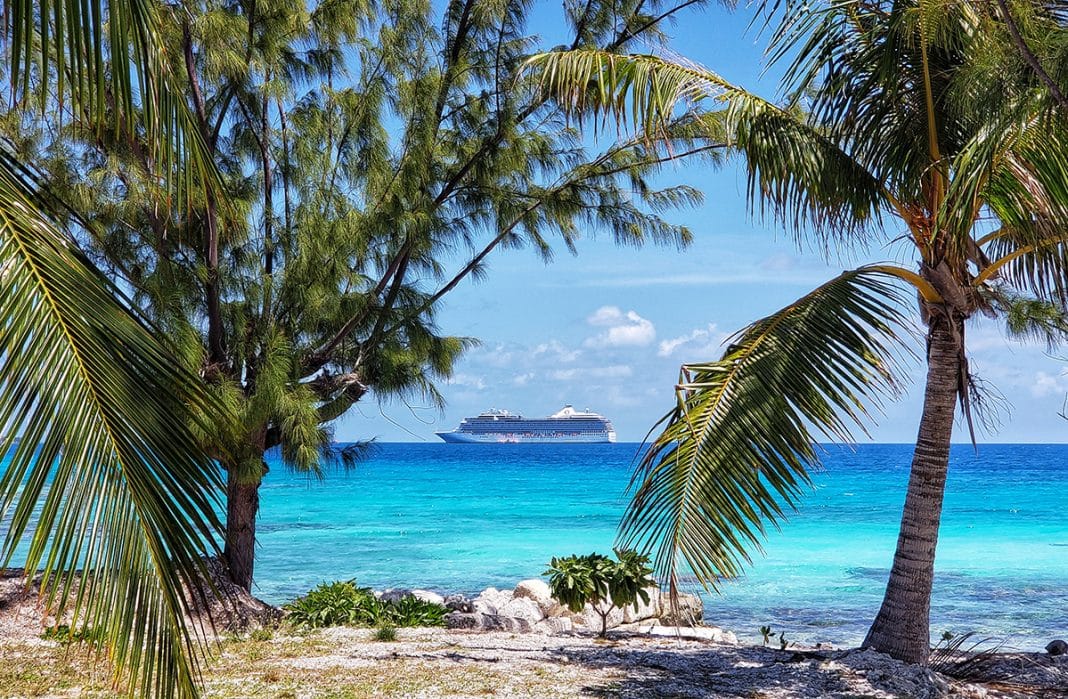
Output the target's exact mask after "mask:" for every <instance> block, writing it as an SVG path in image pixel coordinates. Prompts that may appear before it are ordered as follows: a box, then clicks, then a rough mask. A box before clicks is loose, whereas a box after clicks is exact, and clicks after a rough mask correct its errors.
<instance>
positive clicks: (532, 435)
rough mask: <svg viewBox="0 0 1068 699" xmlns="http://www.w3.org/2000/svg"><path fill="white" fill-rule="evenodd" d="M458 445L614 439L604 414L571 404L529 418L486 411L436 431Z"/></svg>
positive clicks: (447, 440) (584, 441)
mask: <svg viewBox="0 0 1068 699" xmlns="http://www.w3.org/2000/svg"><path fill="white" fill-rule="evenodd" d="M435 434H437V435H438V436H439V437H441V438H442V439H443V440H445V441H446V442H451V443H457V444H508V443H517V444H518V443H542V444H550V443H586V444H596V443H604V442H614V441H616V431H615V428H613V427H612V423H611V422H610V421H609V420H608V419H607V418H605V417H604V416H603V415H598V414H597V413H593V412H590V411H589V410H588V409H587V410H584V411H579V410H575V409H574V408H573V407H571V406H570V405H565V406H564V407H563V409H561V410H559V411H558V412H556V413H553V414H552V415H550V416H549V417H544V418H537V419H528V418H525V417H523V416H522V415H516V414H514V413H510V412H508V411H507V410H489V411H487V412H484V413H482V414H481V415H477V416H475V417H468V418H464V419H463V420H462V421H461V422H460V426H459V427H457V428H456V429H455V430H452V431H450V432H437V433H435Z"/></svg>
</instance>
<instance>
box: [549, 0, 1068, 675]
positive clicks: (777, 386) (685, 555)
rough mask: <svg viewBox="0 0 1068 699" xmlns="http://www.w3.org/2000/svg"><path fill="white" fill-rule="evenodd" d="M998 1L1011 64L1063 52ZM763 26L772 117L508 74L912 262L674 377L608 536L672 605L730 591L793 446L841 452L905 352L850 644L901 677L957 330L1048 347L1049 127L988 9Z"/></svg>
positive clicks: (842, 242)
mask: <svg viewBox="0 0 1068 699" xmlns="http://www.w3.org/2000/svg"><path fill="white" fill-rule="evenodd" d="M1020 7H1021V8H1023V9H1020V8H1017V9H1018V13H1017V18H1018V19H1019V18H1020V17H1021V16H1022V13H1023V12H1024V11H1026V12H1027V13H1028V14H1027V21H1026V22H1019V27H1025V28H1026V31H1027V32H1029V36H1028V37H1026V38H1028V39H1029V40H1030V42H1031V43H1030V44H1029V45H1030V46H1031V47H1037V50H1039V51H1040V50H1041V49H1042V47H1055V46H1063V45H1064V41H1058V40H1054V38H1055V36H1060V37H1061V38H1062V39H1063V36H1064V29H1063V25H1061V24H1059V23H1058V21H1057V18H1056V16H1051V15H1044V14H1043V11H1042V10H1041V8H1038V7H1037V6H1033V5H1027V6H1022V5H1021V6H1020ZM779 11H780V12H781V14H780V15H779V18H780V20H781V22H780V24H779V27H780V28H779V29H778V31H777V32H775V34H774V38H773V42H772V49H771V54H772V56H773V57H774V58H775V59H777V60H779V61H780V62H782V63H785V64H786V70H785V79H784V85H785V89H784V94H785V101H784V104H785V106H780V105H777V104H774V103H771V102H768V101H764V100H762V99H760V98H758V97H756V96H755V95H753V94H751V93H748V92H746V91H744V90H742V89H740V88H738V87H735V86H733V85H731V84H729V83H727V82H726V81H724V80H723V79H721V78H720V77H719V76H717V75H715V74H714V73H712V72H711V71H709V70H707V69H704V68H702V67H700V66H695V65H688V64H686V63H683V62H680V61H678V60H666V59H663V58H661V57H657V56H650V55H640V56H636V55H630V56H622V55H618V54H610V53H605V52H597V51H583V50H579V51H571V52H557V53H550V54H542V55H539V56H536V57H534V58H532V59H531V60H530V62H529V65H530V67H531V71H532V72H533V73H534V74H535V76H536V78H537V79H539V80H540V81H541V83H542V85H543V86H544V88H545V89H546V90H548V91H549V92H550V93H551V94H553V95H554V97H555V98H556V99H557V100H558V101H559V102H561V103H562V104H563V105H564V106H565V107H566V108H568V109H570V110H572V111H573V112H575V113H578V114H585V115H589V114H591V113H592V114H594V115H595V118H596V119H599V120H603V119H605V118H608V119H612V118H614V119H617V120H619V121H620V122H622V123H623V124H625V125H626V124H629V123H634V124H636V125H637V127H638V128H640V129H642V130H644V132H645V133H646V135H647V136H648V137H650V138H651V139H653V140H655V138H656V137H657V135H658V134H659V133H661V132H663V130H664V129H666V128H668V127H669V126H670V125H671V124H674V123H677V122H678V121H679V120H685V121H689V122H692V123H697V124H700V125H702V126H703V128H704V129H705V132H706V134H707V136H708V138H709V139H713V140H718V141H719V142H721V143H722V144H723V146H724V147H725V148H727V149H730V150H731V151H732V152H734V153H737V154H739V155H740V156H741V157H742V158H744V161H745V163H746V166H747V172H748V198H749V201H750V204H751V207H752V208H753V209H754V210H755V211H757V212H759V213H762V214H767V215H769V216H771V217H773V218H774V219H775V220H777V221H779V222H781V223H782V224H783V225H785V226H786V227H787V228H789V229H790V230H791V231H793V232H795V233H796V234H797V236H798V238H799V240H812V241H816V242H817V243H818V245H820V246H821V247H823V248H824V249H825V250H827V251H828V252H842V251H849V250H852V249H855V248H856V246H858V244H864V245H870V244H871V243H873V242H876V241H879V240H880V239H883V238H885V239H886V240H887V242H895V243H897V242H899V241H900V242H902V244H903V247H905V248H907V249H910V250H913V251H914V252H915V267H912V266H910V265H902V264H889V263H887V264H875V265H865V266H862V267H860V268H858V269H854V270H851V271H847V272H844V273H843V274H841V275H840V276H838V277H836V278H835V279H832V280H831V281H829V282H827V283H825V284H823V285H822V286H820V287H819V288H817V289H815V290H814V291H812V292H811V293H809V294H807V295H805V296H804V297H802V298H801V299H799V300H797V301H796V302H794V303H793V304H791V305H789V306H788V307H786V308H784V309H782V310H780V311H778V312H777V313H774V314H772V315H771V316H768V317H766V318H764V319H762V320H759V321H757V322H756V323H753V324H752V325H750V326H748V327H747V328H745V329H743V330H742V331H740V332H739V333H737V334H736V335H735V336H734V337H733V338H732V340H731V341H730V342H729V343H728V346H727V348H726V351H725V352H724V354H723V356H722V357H721V358H720V359H718V360H715V361H709V362H706V363H700V364H692V365H686V366H684V367H683V368H682V376H681V379H680V382H679V385H678V386H677V387H676V392H677V405H676V407H675V408H674V410H672V411H671V412H670V413H669V414H667V415H666V416H665V417H664V418H663V419H662V420H661V422H660V423H658V425H657V427H655V428H654V431H657V430H658V432H657V434H655V436H654V437H653V439H652V440H651V446H650V449H649V451H648V452H647V453H646V455H645V456H644V458H643V460H642V462H641V464H640V466H639V468H638V470H637V472H636V473H635V476H634V478H633V481H632V489H633V493H634V496H633V500H632V501H631V503H630V505H629V508H628V510H627V512H626V514H625V516H624V519H623V522H622V525H621V538H622V539H623V543H624V544H625V545H629V546H634V547H635V548H638V549H639V550H641V549H643V548H645V547H651V548H653V549H654V550H655V552H656V566H657V572H658V574H659V575H660V576H661V579H666V580H669V581H670V584H671V586H672V588H674V586H675V585H676V584H677V579H678V571H679V568H680V566H683V565H684V566H685V567H686V568H688V569H690V570H692V571H693V572H694V573H695V574H696V576H697V578H698V579H699V580H700V581H701V582H702V583H703V584H705V585H706V586H711V587H715V586H716V585H717V582H718V581H719V580H720V579H722V578H727V577H733V576H735V575H737V574H738V573H739V572H740V570H741V567H742V566H743V565H744V564H745V563H746V562H748V561H749V550H750V549H751V548H754V547H756V548H759V545H760V541H761V538H762V536H763V534H764V533H765V529H766V526H767V525H768V524H769V523H770V524H772V525H777V524H778V523H779V522H780V521H781V519H782V517H783V515H784V512H785V510H786V509H789V508H790V507H792V506H793V505H794V504H795V503H796V501H797V498H798V497H799V496H800V495H801V494H802V493H803V491H804V490H805V486H806V484H807V483H808V480H809V476H808V469H809V468H811V467H812V466H813V465H815V464H817V463H818V460H819V454H818V452H817V450H816V448H815V447H814V446H813V444H814V442H817V441H819V440H821V439H823V440H830V441H849V440H851V439H852V433H853V432H854V431H855V430H857V429H860V430H863V429H864V427H865V425H866V424H867V422H868V419H869V414H870V412H872V411H873V410H874V409H877V408H878V406H879V405H880V403H881V401H883V400H886V399H887V398H891V397H893V396H895V395H896V394H897V393H898V391H899V387H900V378H901V376H902V372H901V362H902V360H903V359H905V358H907V357H908V355H909V354H910V353H916V354H921V353H922V356H923V357H924V358H925V360H926V365H927V375H926V386H925V393H924V404H923V411H922V415H921V418H920V427H919V433H918V437H917V441H916V448H915V452H914V456H913V461H912V471H911V477H910V480H909V485H908V493H907V496H906V500H905V505H904V512H903V516H902V521H901V530H900V535H899V539H898V544H897V550H896V553H895V556H894V562H893V567H892V570H891V572H890V577H889V582H888V585H887V589H886V594H885V598H884V602H883V605H882V608H881V609H880V610H879V612H878V616H877V617H876V619H875V622H874V623H873V625H872V627H871V630H870V631H869V633H868V635H867V637H866V639H865V641H864V646H865V647H871V648H874V649H876V650H879V651H882V652H886V653H889V654H890V655H892V656H894V657H897V658H899V659H903V660H906V661H910V662H920V663H922V662H925V661H926V659H927V655H928V652H929V642H930V639H929V611H930V594H931V588H932V578H933V569H934V555H935V546H936V542H937V538H938V527H939V521H940V516H941V508H942V500H943V492H944V486H945V479H946V473H947V470H948V463H949V447H950V440H951V436H952V433H953V426H954V416H955V414H956V409H957V405H958V404H959V405H960V406H961V409H962V412H963V414H964V417H965V420H964V422H965V424H967V425H968V427H969V429H971V427H972V424H973V407H975V406H976V403H977V391H976V390H975V386H976V383H975V380H974V377H973V376H972V374H971V373H970V371H969V368H968V361H967V358H966V354H965V348H966V344H965V336H966V326H965V323H966V321H967V320H968V319H970V318H973V317H977V316H983V315H986V316H991V317H1000V318H1003V319H1006V320H1007V321H1008V323H1007V325H1008V327H1009V330H1010V332H1013V333H1016V334H1021V335H1031V336H1037V337H1040V338H1044V339H1046V340H1048V341H1053V340H1055V339H1056V338H1057V337H1058V336H1059V335H1060V334H1061V333H1062V332H1063V330H1064V328H1065V323H1064V316H1063V313H1062V311H1061V309H1062V308H1063V305H1064V301H1065V290H1066V289H1068V284H1066V282H1068V279H1066V276H1068V259H1066V258H1065V251H1066V245H1065V244H1066V243H1068V147H1066V140H1065V139H1066V136H1068V131H1066V128H1065V127H1066V122H1065V115H1064V114H1063V113H1059V112H1058V111H1057V110H1058V106H1057V101H1056V99H1054V96H1051V94H1050V91H1049V90H1048V89H1047V86H1046V83H1045V82H1044V80H1045V79H1048V77H1049V76H1048V75H1045V76H1039V75H1037V74H1036V72H1035V71H1034V70H1032V65H1031V64H1029V63H1028V62H1027V61H1026V60H1025V58H1026V56H1023V55H1022V54H1021V53H1020V52H1019V51H1018V50H1017V49H1016V46H1015V45H1013V44H1012V42H1011V41H1010V39H1009V37H1007V35H1006V34H1005V33H1004V27H1003V26H1002V25H1000V24H999V23H998V22H997V18H996V17H995V16H991V15H989V14H982V13H979V12H976V11H974V10H973V8H972V7H971V6H969V5H968V4H967V3H946V2H931V1H929V0H898V1H896V2H889V1H886V0H874V1H871V0H864V1H854V0H844V1H843V0H836V1H834V2H829V3H815V4H808V3H805V4H801V3H797V4H793V3H786V4H784V5H783V6H782V7H780V8H779ZM1036 55H1038V56H1039V58H1046V59H1048V58H1049V57H1048V56H1041V55H1040V53H1035V52H1032V54H1031V58H1034V57H1035V56H1036ZM1046 64H1047V65H1053V66H1055V65H1058V63H1057V62H1056V61H1049V60H1047V63H1046ZM1063 77H1064V76H1059V77H1058V79H1062V78H1063ZM680 112H681V116H680ZM910 288H911V289H912V290H913V292H914V293H915V294H916V295H917V297H918V301H919V309H920V321H921V325H922V328H923V336H924V341H925V342H924V344H923V345H920V347H921V348H922V349H920V350H919V351H916V348H914V347H913V345H914V343H913V335H914V334H916V333H912V332H910V329H911V328H915V323H914V322H913V320H912V319H911V317H910V316H911V314H910V313H909V310H908V301H909V297H910V296H911V294H910V293H909V289H910ZM973 438H974V435H973Z"/></svg>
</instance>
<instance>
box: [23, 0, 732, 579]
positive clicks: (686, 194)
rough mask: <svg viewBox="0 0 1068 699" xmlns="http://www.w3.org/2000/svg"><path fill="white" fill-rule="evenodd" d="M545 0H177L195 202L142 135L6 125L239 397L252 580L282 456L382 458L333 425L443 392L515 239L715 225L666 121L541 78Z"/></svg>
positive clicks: (239, 550) (232, 483)
mask: <svg viewBox="0 0 1068 699" xmlns="http://www.w3.org/2000/svg"><path fill="white" fill-rule="evenodd" d="M688 4H692V3H686V2H683V3H679V4H678V5H674V4H668V5H664V6H660V7H659V10H658V11H657V12H656V13H655V14H650V13H649V10H648V9H643V8H644V3H643V2H640V1H630V2H624V3H610V2H588V3H582V4H581V5H575V6H572V5H568V6H567V7H566V8H565V19H566V20H567V25H568V26H569V27H570V28H569V30H568V33H569V34H571V35H572V38H571V43H572V44H573V45H575V46H579V45H582V46H600V47H603V48H612V49H618V48H620V47H623V46H625V45H627V44H628V43H631V42H632V41H634V40H635V39H637V38H648V39H650V40H655V39H656V36H657V33H656V27H657V24H658V22H660V21H662V20H664V19H666V18H668V17H670V16H671V15H672V14H673V13H674V12H675V11H676V10H677V9H679V8H680V7H682V6H685V5H688ZM528 14H529V13H528V7H527V4H526V3H524V2H502V3H495V4H486V3H477V2H474V1H473V0H456V1H454V2H450V3H447V4H446V5H445V6H443V7H437V6H431V4H430V3H429V2H408V1H406V0H404V1H402V0H387V1H385V2H382V3H365V2H362V1H360V0H331V1H330V2H313V3H307V2H303V1H299V0H278V1H277V2H272V3H266V4H265V3H255V4H250V3H241V2H231V1H224V0H211V1H208V2H200V3H192V2H191V3H182V4H180V5H176V6H174V7H171V8H168V9H167V10H166V11H165V12H162V13H161V26H162V42H163V44H162V47H163V49H165V50H166V55H167V56H169V57H172V58H173V64H172V65H171V68H172V73H173V74H175V75H178V76H180V80H179V79H177V78H176V84H177V85H178V86H179V89H180V95H181V97H182V98H183V99H184V101H185V103H186V104H187V105H188V106H189V110H190V112H191V114H192V123H193V126H194V127H195V132H196V133H195V134H194V137H195V139H196V140H197V141H198V142H200V143H202V144H203V145H204V149H205V150H206V152H207V157H208V158H209V161H210V165H211V166H213V168H214V170H215V171H216V172H217V173H218V179H219V183H220V184H219V187H217V188H190V189H187V190H186V192H185V196H186V197H187V199H186V201H187V203H188V206H187V207H176V206H172V205H170V202H172V201H173V199H172V198H171V194H170V192H169V191H168V190H167V189H166V188H163V187H161V186H160V184H159V181H158V177H157V175H156V172H155V167H154V166H155V160H154V159H153V158H152V157H151V153H150V152H149V151H147V150H146V149H145V148H144V147H143V142H142V141H143V138H142V136H141V132H140V131H139V130H137V129H134V130H126V131H119V132H108V133H106V134H103V135H100V134H95V133H90V132H85V131H83V130H81V129H79V128H78V125H77V124H71V123H69V122H65V121H62V120H54V121H53V120H51V119H48V118H42V117H41V115H40V114H37V115H34V116H33V117H32V118H31V117H26V116H25V115H23V114H21V113H15V114H14V115H12V118H9V119H8V120H7V122H6V124H5V130H6V132H7V134H8V136H9V139H10V141H11V143H12V148H13V150H14V152H15V154H16V156H17V157H18V158H19V160H20V161H21V162H23V163H24V164H26V165H28V166H30V167H33V168H34V170H35V171H36V172H38V173H40V176H41V177H43V178H45V179H46V180H47V181H48V182H49V186H50V187H51V188H52V189H53V191H55V192H57V193H58V195H59V197H60V198H61V199H62V200H63V201H65V202H67V203H68V204H69V206H70V207H71V209H72V210H74V211H77V212H78V216H77V217H71V218H70V220H69V221H68V223H69V225H70V227H71V228H72V230H74V232H75V234H76V236H77V240H78V242H79V243H80V245H81V246H82V247H83V248H84V249H85V250H86V251H88V253H89V254H90V255H91V256H92V257H93V259H94V260H95V261H96V262H97V263H98V264H99V265H100V266H101V267H102V268H104V269H106V270H107V272H108V274H109V275H112V276H113V277H114V278H115V279H117V280H120V283H121V284H122V285H123V286H124V288H128V289H129V291H130V295H131V298H132V301H133V303H135V304H136V305H137V306H138V308H139V309H141V310H142V311H143V312H144V313H145V314H146V315H147V316H148V317H150V318H151V319H152V321H153V322H154V323H155V324H156V325H157V326H158V327H160V328H161V329H162V330H163V331H164V332H165V333H166V334H167V335H168V336H169V337H171V338H173V341H174V343H175V344H176V345H177V347H178V351H179V353H180V355H181V357H182V359H183V361H184V362H185V365H186V366H187V367H189V368H191V369H193V370H195V371H197V372H198V373H199V374H200V375H201V376H203V377H204V379H205V381H206V382H207V383H208V384H209V385H210V386H211V388H212V391H213V393H214V395H215V396H216V397H217V398H218V399H219V400H220V401H221V402H222V403H224V404H225V405H227V406H228V407H229V409H230V410H231V411H232V412H233V413H234V414H235V415H236V416H237V418H236V420H233V421H229V422H226V421H218V422H213V423H212V424H210V425H206V426H205V429H204V431H203V434H202V440H203V442H204V444H206V445H207V446H208V448H209V449H210V450H211V452H212V453H213V454H214V455H215V456H216V457H217V458H218V460H219V462H220V463H221V464H222V466H223V467H224V469H225V473H226V492H227V505H226V535H225V543H224V555H225V558H226V561H227V563H228V566H229V572H230V575H231V577H232V578H233V581H234V582H235V583H237V584H238V585H240V586H241V587H243V588H244V589H246V590H248V589H250V588H251V585H252V581H253V575H254V558H255V540H256V517H257V512H258V509H259V489H260V486H261V484H262V482H263V479H264V477H265V475H266V473H267V467H266V460H265V455H266V453H267V452H268V451H269V450H272V449H278V450H279V452H280V454H281V457H282V460H283V461H284V462H285V464H286V465H287V466H289V467H292V468H295V469H298V470H300V471H304V472H307V473H311V474H315V475H322V474H323V472H324V470H325V466H327V465H328V464H329V463H331V461H340V462H341V463H344V464H348V465H351V464H352V463H353V462H354V460H355V459H357V458H358V457H359V456H360V451H359V450H358V449H357V450H354V451H353V450H350V451H348V452H340V453H339V452H333V453H329V449H328V446H329V444H330V430H329V425H330V424H331V423H332V422H333V421H334V420H336V419H337V418H339V417H341V416H342V415H344V414H346V412H347V411H349V410H350V409H351V408H352V406H354V405H355V404H357V403H358V402H359V401H361V400H363V399H365V397H368V396H374V397H375V398H377V399H378V400H380V401H386V400H399V401H403V402H406V403H409V404H410V403H420V404H422V403H429V404H430V405H431V406H438V405H440V403H441V395H440V392H439V390H438V388H437V382H439V381H440V380H442V379H445V378H447V377H448V376H449V375H450V373H451V371H452V367H453V366H454V363H455V362H456V360H457V359H458V358H459V357H460V356H461V354H462V353H463V352H464V350H465V349H467V348H468V347H470V346H471V344H472V342H473V341H472V340H471V339H470V338H466V337H461V336H455V335H449V334H446V333H443V332H441V331H440V330H439V329H438V327H437V325H436V314H437V310H438V308H439V306H440V302H441V300H442V299H443V298H444V297H445V296H446V295H447V294H448V293H450V292H451V291H452V290H453V289H454V288H456V287H457V286H458V285H459V284H461V283H462V282H464V281H465V280H467V279H472V278H473V279H477V278H480V277H481V276H482V275H484V274H485V273H486V271H487V261H488V258H489V256H490V255H491V253H493V252H494V251H495V250H497V249H499V248H517V247H521V246H527V247H531V248H533V249H534V250H535V251H536V252H537V253H538V254H539V255H540V256H541V257H542V258H544V259H549V258H551V256H552V255H553V253H554V248H556V247H564V248H566V249H568V250H571V251H574V250H575V249H576V246H577V244H578V241H579V239H580V238H581V237H582V235H584V234H587V233H589V232H593V231H596V230H601V231H606V232H608V233H610V234H611V235H612V236H613V237H614V238H615V239H616V240H617V241H618V242H620V243H626V244H641V243H645V242H656V243H663V244H670V245H680V246H681V245H684V244H685V243H686V242H687V241H688V239H689V236H690V233H689V231H688V230H687V229H686V228H685V227H683V226H678V225H673V224H671V223H668V222H667V221H666V220H664V218H662V216H661V212H663V211H666V210H669V209H672V208H674V207H678V206H687V205H690V204H692V203H694V202H696V201H697V200H698V199H699V198H700V197H699V193H698V192H696V191H694V190H693V189H691V188H687V187H666V188H660V187H657V186H656V185H655V183H654V182H653V181H652V180H651V177H652V176H653V175H654V174H655V173H656V172H657V169H658V168H659V167H660V165H661V163H662V161H663V158H662V157H661V156H660V155H659V154H657V153H654V152H651V151H650V149H649V148H648V147H647V145H646V144H645V143H644V141H643V140H642V139H636V140H634V141H631V142H628V143H622V144H611V145H610V147H609V148H607V149H605V150H601V151H598V150H595V149H594V148H592V147H589V146H587V145H584V144H583V142H582V141H581V138H580V135H579V134H578V132H577V130H576V129H574V128H573V127H571V126H569V125H568V124H567V123H566V121H565V119H564V118H563V116H562V114H561V113H560V110H559V109H558V108H557V107H556V106H555V105H553V104H552V103H551V102H549V101H548V100H547V99H546V98H545V96H544V95H543V94H542V93H541V92H540V91H539V90H537V89H534V88H533V87H531V86H528V85H526V84H523V83H517V74H518V73H519V70H520V68H521V66H522V63H523V60H524V59H525V57H526V56H527V55H528V53H529V51H530V50H531V49H532V48H533V47H534V46H535V42H536V38H535V37H534V36H533V34H531V33H530V31H529V30H528V29H527V26H526V25H527V18H528ZM142 107H143V105H142ZM145 113H146V115H147V111H146V112H145ZM673 137H675V138H676V140H677V142H678V144H679V145H680V146H682V145H684V144H686V143H687V142H688V134H687V133H686V132H685V130H684V129H681V128H680V129H679V130H678V131H677V133H675V134H673ZM699 150H701V149H700V148H699ZM708 150H711V149H708ZM554 235H556V236H559V243H558V244H554V241H553V236H554Z"/></svg>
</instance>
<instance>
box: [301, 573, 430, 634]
mask: <svg viewBox="0 0 1068 699" xmlns="http://www.w3.org/2000/svg"><path fill="white" fill-rule="evenodd" d="M282 608H283V609H284V610H285V612H286V619H287V620H288V621H289V623H290V624H292V625H294V626H298V627H302V628H313V629H315V628H322V627H325V626H377V627H383V626H391V627H411V626H444V625H445V615H446V614H447V613H448V610H447V609H446V608H445V607H443V606H441V605H440V604H434V603H433V602H426V601H423V600H421V599H419V598H417V597H414V596H412V595H408V596H406V597H402V598H401V599H399V600H397V601H387V602H383V601H382V600H380V599H378V598H377V597H375V595H374V592H373V591H372V590H371V588H369V587H358V586H357V585H356V581H355V580H338V581H335V582H331V583H322V584H321V585H319V586H318V587H316V588H315V589H313V590H311V591H309V592H308V594H306V595H304V596H303V597H298V598H297V599H295V600H293V601H292V602H290V603H288V604H285V605H283V606H282Z"/></svg>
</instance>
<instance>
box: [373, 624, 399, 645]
mask: <svg viewBox="0 0 1068 699" xmlns="http://www.w3.org/2000/svg"><path fill="white" fill-rule="evenodd" d="M375 640H376V641H383V642H385V643H392V642H393V641H396V640H397V627H395V626H390V625H389V624H384V625H382V626H379V627H378V630H376V631H375Z"/></svg>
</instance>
